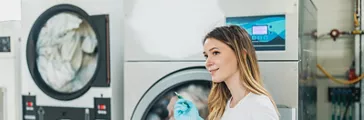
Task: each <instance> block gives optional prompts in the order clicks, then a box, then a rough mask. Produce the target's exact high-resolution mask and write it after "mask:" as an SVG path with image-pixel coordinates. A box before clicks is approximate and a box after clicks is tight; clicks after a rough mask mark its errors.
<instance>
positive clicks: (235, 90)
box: [225, 72, 249, 107]
mask: <svg viewBox="0 0 364 120" xmlns="http://www.w3.org/2000/svg"><path fill="white" fill-rule="evenodd" d="M225 84H226V86H227V87H228V88H229V90H230V93H231V96H232V100H231V101H230V107H235V106H236V105H237V104H238V103H239V101H240V100H241V99H243V98H244V97H245V96H246V95H247V94H248V93H249V92H248V91H247V90H246V88H245V87H244V86H243V85H242V84H241V82H240V76H239V72H236V73H234V74H233V75H232V76H231V77H230V78H228V79H227V80H225Z"/></svg>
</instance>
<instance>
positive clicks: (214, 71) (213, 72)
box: [210, 68, 219, 75]
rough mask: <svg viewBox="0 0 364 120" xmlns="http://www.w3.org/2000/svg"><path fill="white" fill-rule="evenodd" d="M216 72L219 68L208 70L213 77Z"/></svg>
mask: <svg viewBox="0 0 364 120" xmlns="http://www.w3.org/2000/svg"><path fill="white" fill-rule="evenodd" d="M217 70H219V68H217V69H214V70H210V73H211V75H214V74H215V73H216V71H217Z"/></svg>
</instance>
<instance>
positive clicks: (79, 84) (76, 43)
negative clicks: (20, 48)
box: [36, 12, 98, 93]
mask: <svg viewBox="0 0 364 120" xmlns="http://www.w3.org/2000/svg"><path fill="white" fill-rule="evenodd" d="M96 48H97V38H96V35H95V32H94V31H93V29H92V27H91V26H90V24H89V23H88V22H87V21H86V20H84V19H82V18H81V17H79V16H78V15H77V14H73V13H71V12H63V13H59V14H56V15H54V16H52V17H51V18H50V19H48V20H47V22H46V23H45V24H44V25H43V27H42V28H41V30H40V33H39V37H38V40H37V42H36V53H37V55H38V56H37V57H36V63H37V67H38V70H39V73H40V75H41V77H42V79H43V80H44V82H45V83H46V84H47V85H48V86H50V87H51V88H53V89H54V90H56V91H58V92H64V93H70V92H75V91H78V90H80V89H81V88H83V87H84V86H85V85H86V84H87V83H88V82H89V81H90V80H91V78H92V77H93V74H94V72H95V70H96V66H97V59H98V54H97V50H96Z"/></svg>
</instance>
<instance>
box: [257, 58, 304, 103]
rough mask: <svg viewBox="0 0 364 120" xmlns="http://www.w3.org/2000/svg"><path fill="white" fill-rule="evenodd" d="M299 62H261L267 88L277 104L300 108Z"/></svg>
mask: <svg viewBox="0 0 364 120" xmlns="http://www.w3.org/2000/svg"><path fill="white" fill-rule="evenodd" d="M298 64H299V62H294V61H292V62H259V67H260V71H261V76H262V80H263V83H264V85H265V87H266V89H267V90H268V91H269V92H270V93H271V95H272V96H273V99H274V100H275V102H276V104H277V105H282V106H287V107H291V108H298V77H299V76H298Z"/></svg>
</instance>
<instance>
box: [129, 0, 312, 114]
mask: <svg viewBox="0 0 364 120" xmlns="http://www.w3.org/2000/svg"><path fill="white" fill-rule="evenodd" d="M262 3H264V4H262ZM125 4H126V5H128V7H126V8H125V12H126V15H125V16H126V36H125V37H126V41H125V44H127V46H125V68H124V69H125V95H126V96H128V97H126V98H125V103H124V104H125V117H124V119H125V120H129V119H131V120H161V119H169V118H170V117H171V114H170V111H171V110H172V108H173V102H174V101H175V99H176V98H175V97H174V92H177V93H180V94H183V95H182V96H188V97H187V98H188V99H190V100H191V101H192V102H194V103H196V105H197V107H198V109H199V112H200V114H201V116H202V117H203V118H206V116H207V112H208V111H207V96H208V93H209V90H210V87H211V86H210V84H211V83H210V80H211V78H210V75H209V73H208V72H207V71H206V70H205V68H204V62H205V58H204V57H203V55H202V51H203V46H202V39H203V37H204V35H205V34H206V33H207V32H209V31H210V30H212V29H213V28H214V27H216V26H220V25H226V24H236V25H239V26H241V27H243V28H245V29H246V30H247V31H248V32H249V34H250V37H251V38H252V40H253V44H254V46H255V48H256V50H257V55H258V60H259V67H260V70H261V75H262V78H263V82H264V85H265V87H266V88H267V89H268V91H269V92H270V93H271V94H272V96H273V99H274V100H275V102H276V103H277V106H278V108H279V111H280V114H281V119H282V120H293V119H298V118H299V117H300V118H299V119H302V120H306V119H312V118H314V117H315V110H316V107H315V106H316V105H315V103H316V102H315V101H316V100H315V96H316V92H315V90H316V87H315V85H314V83H313V82H312V81H313V80H312V79H315V78H314V77H313V74H312V73H315V71H314V68H315V65H316V64H315V63H316V58H315V56H316V51H315V50H316V41H315V37H314V34H315V32H316V25H317V22H316V8H315V6H314V4H313V3H312V1H309V0H279V1H269V0H258V1H246V0H245V1H244V0H243V1H236V0H221V1H218V0H213V1H211V0H193V1H192V0H187V1H186V0H178V1H173V2H172V1H167V0H127V1H125ZM202 8H203V9H202ZM297 114H298V115H297Z"/></svg>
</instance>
